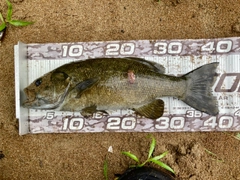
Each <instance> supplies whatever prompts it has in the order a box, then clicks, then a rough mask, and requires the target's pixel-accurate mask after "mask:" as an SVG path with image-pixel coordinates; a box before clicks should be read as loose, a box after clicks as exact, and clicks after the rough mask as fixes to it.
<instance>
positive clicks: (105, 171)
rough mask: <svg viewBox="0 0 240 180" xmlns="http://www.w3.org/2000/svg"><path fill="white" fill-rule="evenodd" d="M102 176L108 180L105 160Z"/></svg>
mask: <svg viewBox="0 0 240 180" xmlns="http://www.w3.org/2000/svg"><path fill="white" fill-rule="evenodd" d="M103 175H104V177H105V179H106V180H108V163H107V159H106V160H105V161H104V165H103Z"/></svg>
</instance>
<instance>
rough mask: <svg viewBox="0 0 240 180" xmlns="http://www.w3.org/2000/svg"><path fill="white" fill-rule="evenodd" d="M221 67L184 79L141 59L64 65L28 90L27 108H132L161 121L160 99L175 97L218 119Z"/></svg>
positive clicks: (203, 68)
mask: <svg viewBox="0 0 240 180" xmlns="http://www.w3.org/2000/svg"><path fill="white" fill-rule="evenodd" d="M217 66H218V63H217V62H216V63H211V64H206V65H203V66H201V67H199V68H197V69H195V70H193V71H191V72H189V73H187V74H185V75H183V76H181V77H176V76H169V75H165V74H164V70H165V68H164V67H163V66H161V65H159V64H157V63H154V62H150V61H146V60H144V59H140V58H132V57H129V58H97V59H88V60H83V61H78V62H73V63H69V64H65V65H63V66H61V67H59V68H56V69H55V70H52V71H51V72H49V73H47V74H45V75H43V76H42V77H40V78H38V79H36V80H35V81H34V82H32V83H31V84H30V85H29V86H28V87H26V88H25V89H24V92H25V94H26V96H27V100H26V101H25V102H24V103H23V106H24V107H26V108H33V109H56V110H60V111H80V112H81V114H82V115H83V116H90V115H92V114H93V113H95V112H96V111H107V110H117V109H132V110H134V111H135V112H136V114H139V115H141V116H145V117H146V118H150V119H157V118H159V117H161V116H162V114H163V112H164V102H163V101H162V100H161V99H159V98H161V97H164V96H173V97H177V98H178V99H180V100H182V101H183V102H185V103H186V104H188V105H190V106H191V107H193V108H195V109H197V110H199V111H201V112H205V113H207V114H210V115H217V114H218V107H217V101H216V98H215V97H213V95H212V92H211V91H212V85H213V83H214V82H215V80H216V72H215V70H216V68H217Z"/></svg>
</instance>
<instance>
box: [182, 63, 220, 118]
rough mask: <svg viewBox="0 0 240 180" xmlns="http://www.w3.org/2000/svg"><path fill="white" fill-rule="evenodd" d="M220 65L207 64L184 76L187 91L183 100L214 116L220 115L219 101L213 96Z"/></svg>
mask: <svg viewBox="0 0 240 180" xmlns="http://www.w3.org/2000/svg"><path fill="white" fill-rule="evenodd" d="M218 64H219V63H218V62H215V63H211V64H206V65H203V66H201V67H199V68H198V69H195V70H193V71H191V72H190V73H188V74H186V75H184V77H185V78H186V80H187V88H186V89H187V90H186V93H185V95H184V96H183V97H182V98H181V100H182V101H184V102H185V103H186V104H188V105H190V106H192V107H193V108H195V109H197V110H199V111H202V112H205V113H207V114H209V115H213V116H215V115H217V114H218V107H217V100H216V98H215V97H214V96H213V95H212V86H213V84H214V83H215V81H216V76H217V74H216V72H215V70H216V68H217V66H218Z"/></svg>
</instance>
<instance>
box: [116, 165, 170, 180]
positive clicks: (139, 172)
mask: <svg viewBox="0 0 240 180" xmlns="http://www.w3.org/2000/svg"><path fill="white" fill-rule="evenodd" d="M139 179H144V180H174V179H175V178H174V177H173V176H172V175H170V174H168V173H166V172H163V171H161V170H158V169H155V168H152V167H147V166H143V167H138V168H129V169H127V170H126V171H125V172H124V173H123V174H122V175H120V176H119V177H118V178H117V180H139Z"/></svg>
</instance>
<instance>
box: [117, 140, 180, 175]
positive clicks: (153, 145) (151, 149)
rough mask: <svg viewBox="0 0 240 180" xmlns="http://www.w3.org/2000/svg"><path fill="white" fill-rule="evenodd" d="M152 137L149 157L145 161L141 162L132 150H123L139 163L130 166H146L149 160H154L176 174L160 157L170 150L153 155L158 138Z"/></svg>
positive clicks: (153, 161)
mask: <svg viewBox="0 0 240 180" xmlns="http://www.w3.org/2000/svg"><path fill="white" fill-rule="evenodd" d="M150 137H151V138H152V142H151V145H150V148H149V151H148V158H147V160H146V161H144V162H143V163H140V161H139V159H138V158H137V156H136V155H134V154H132V153H130V152H122V154H124V155H126V156H128V157H129V158H131V159H133V160H134V161H136V162H137V165H131V166H130V167H142V166H144V165H145V164H146V163H148V162H152V163H155V164H157V165H159V166H160V167H162V168H164V169H166V170H168V171H170V172H172V173H174V174H175V172H174V170H173V169H172V168H171V167H169V166H168V165H166V164H165V163H163V162H162V161H160V159H162V158H163V157H165V156H166V155H167V153H168V151H166V152H164V153H162V154H160V155H159V156H154V157H152V154H153V151H154V149H155V146H156V140H155V138H154V137H152V136H150Z"/></svg>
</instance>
